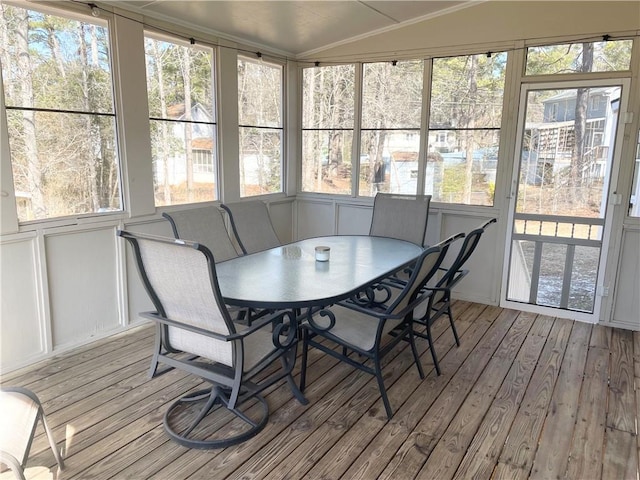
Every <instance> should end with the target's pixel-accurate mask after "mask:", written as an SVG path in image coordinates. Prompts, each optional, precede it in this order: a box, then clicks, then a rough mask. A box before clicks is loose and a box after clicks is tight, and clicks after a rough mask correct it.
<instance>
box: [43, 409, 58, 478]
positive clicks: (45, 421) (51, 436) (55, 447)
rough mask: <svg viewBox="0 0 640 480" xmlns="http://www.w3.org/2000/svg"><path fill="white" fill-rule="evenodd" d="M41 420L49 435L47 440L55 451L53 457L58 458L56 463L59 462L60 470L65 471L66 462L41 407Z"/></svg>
mask: <svg viewBox="0 0 640 480" xmlns="http://www.w3.org/2000/svg"><path fill="white" fill-rule="evenodd" d="M40 408H41V410H40V412H41V413H40V418H42V426H43V427H44V431H45V432H46V434H47V438H48V439H49V445H51V450H53V455H54V456H55V457H56V462H58V465H59V466H60V470H63V469H64V461H63V460H62V455H60V451H59V450H58V447H57V445H56V441H55V439H54V438H53V434H52V433H51V429H50V428H49V425H48V424H47V419H46V418H45V416H44V412H43V411H42V407H40Z"/></svg>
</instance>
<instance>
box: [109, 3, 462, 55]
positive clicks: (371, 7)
mask: <svg viewBox="0 0 640 480" xmlns="http://www.w3.org/2000/svg"><path fill="white" fill-rule="evenodd" d="M104 3H111V4H113V5H116V4H117V6H118V7H120V8H125V9H129V10H133V11H135V12H138V13H143V14H145V15H148V16H149V17H154V18H158V19H163V20H169V21H172V22H174V23H178V24H181V25H190V26H195V27H196V28H198V29H200V30H206V31H208V32H211V33H213V34H215V35H218V36H222V37H225V38H227V39H230V40H242V41H243V42H244V43H249V44H250V45H256V46H263V47H269V48H270V49H273V50H275V51H277V52H279V53H284V54H287V55H291V56H301V55H305V54H310V53H315V52H317V51H320V50H322V49H325V48H327V47H330V46H334V45H336V44H340V43H343V42H345V41H347V40H350V39H355V38H360V37H363V36H367V35H371V34H373V33H376V32H379V31H384V30H388V29H391V28H396V27H399V26H402V25H404V24H408V23H414V22H416V21H419V20H423V19H427V18H429V17H433V16H437V15H440V14H444V13H446V12H447V11H450V10H457V9H459V8H461V7H462V6H463V4H469V3H470V2H469V1H463V0H444V1H435V0H428V1H419V0H413V1H393V0H392V1H378V0H367V1H359V0H331V1H306V0H301V1H300V0H298V1H291V0H286V1H280V0H278V1H275V0H263V1H244V0H232V1H228V0H220V1H206V0H204V1H203V0H200V1H198V0H182V1H180V0H118V1H115V0H112V1H108V0H107V1H106V2H104Z"/></svg>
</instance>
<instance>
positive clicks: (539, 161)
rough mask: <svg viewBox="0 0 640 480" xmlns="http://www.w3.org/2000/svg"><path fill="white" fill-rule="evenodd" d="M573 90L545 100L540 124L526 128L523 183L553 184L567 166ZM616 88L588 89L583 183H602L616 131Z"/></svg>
mask: <svg viewBox="0 0 640 480" xmlns="http://www.w3.org/2000/svg"><path fill="white" fill-rule="evenodd" d="M576 99H577V97H576V91H575V90H566V91H563V92H562V93H560V94H558V95H554V96H552V97H549V98H547V99H546V100H544V101H543V102H542V103H543V105H544V112H543V121H542V122H541V123H529V124H527V125H526V131H525V139H524V141H523V145H522V163H523V165H522V169H523V171H524V172H526V178H527V183H529V184H530V185H542V184H549V183H552V182H555V181H556V179H557V178H558V175H560V174H561V173H562V172H563V171H564V170H566V169H567V168H569V166H570V165H571V158H572V156H573V149H574V145H575V115H576ZM619 99H620V88H618V87H603V88H592V89H591V90H590V91H589V97H588V100H587V125H586V135H585V150H584V152H585V153H584V165H585V167H584V170H583V171H582V177H583V180H584V181H585V182H590V181H595V180H598V181H603V180H604V175H605V172H606V165H607V162H608V161H610V156H611V153H612V152H610V151H609V148H608V147H607V145H613V140H612V139H611V138H610V137H611V135H612V132H615V130H616V128H615V127H616V124H617V121H618V105H619V103H620V100H619Z"/></svg>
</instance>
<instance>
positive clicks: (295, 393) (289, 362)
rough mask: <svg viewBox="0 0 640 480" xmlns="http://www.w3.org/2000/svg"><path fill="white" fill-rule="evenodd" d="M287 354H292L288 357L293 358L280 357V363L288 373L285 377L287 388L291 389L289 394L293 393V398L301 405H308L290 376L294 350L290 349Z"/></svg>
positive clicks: (294, 355)
mask: <svg viewBox="0 0 640 480" xmlns="http://www.w3.org/2000/svg"><path fill="white" fill-rule="evenodd" d="M289 353H291V354H292V355H290V356H291V357H293V358H290V359H288V358H285V357H287V356H289V355H288V354H287V355H285V356H282V357H280V361H281V362H282V368H283V369H284V370H285V371H288V372H289V373H288V374H287V376H286V379H287V383H288V384H289V388H290V389H291V393H293V396H294V397H296V399H297V400H298V402H300V404H301V405H308V404H309V400H307V398H306V397H305V396H304V394H303V393H302V392H301V391H300V388H298V385H296V382H295V381H294V380H293V376H292V375H291V370H292V369H293V364H294V363H295V361H296V349H292V350H291V351H290V352H289ZM301 375H302V374H301Z"/></svg>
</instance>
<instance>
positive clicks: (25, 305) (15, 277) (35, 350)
mask: <svg viewBox="0 0 640 480" xmlns="http://www.w3.org/2000/svg"><path fill="white" fill-rule="evenodd" d="M0 259H1V261H0V285H2V302H0V305H1V307H0V328H1V330H2V334H1V335H0V364H1V365H2V370H3V371H4V370H7V369H11V368H13V367H18V366H21V365H25V364H27V363H28V361H29V360H31V359H36V358H37V357H38V356H40V355H43V354H44V352H45V346H46V339H45V338H44V335H45V333H44V332H45V330H44V323H43V321H42V320H41V318H40V310H41V308H40V301H39V294H38V280H37V275H36V272H37V271H38V268H37V262H36V255H35V238H27V239H24V240H20V241H15V242H13V241H9V242H3V243H1V244H0Z"/></svg>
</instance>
